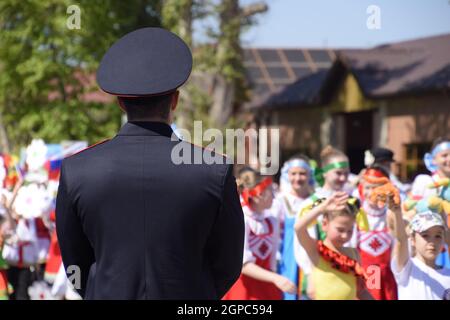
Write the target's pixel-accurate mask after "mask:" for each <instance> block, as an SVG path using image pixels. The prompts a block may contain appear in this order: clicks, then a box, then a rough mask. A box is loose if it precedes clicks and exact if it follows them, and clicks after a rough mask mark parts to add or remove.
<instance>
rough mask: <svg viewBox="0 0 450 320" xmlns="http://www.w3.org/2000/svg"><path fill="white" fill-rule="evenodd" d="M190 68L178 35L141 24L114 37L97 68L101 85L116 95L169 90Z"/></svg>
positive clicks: (186, 48) (144, 93) (140, 94)
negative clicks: (119, 36)
mask: <svg viewBox="0 0 450 320" xmlns="http://www.w3.org/2000/svg"><path fill="white" fill-rule="evenodd" d="M191 70H192V54H191V51H190V50H189V47H188V46H187V45H186V43H185V42H184V41H183V40H181V39H180V38H179V37H178V36H177V35H175V34H173V33H172V32H170V31H167V30H165V29H161V28H143V29H138V30H135V31H133V32H130V33H128V34H126V35H125V36H123V37H122V38H121V39H119V40H118V41H116V42H115V43H114V44H113V45H112V47H111V48H109V50H108V51H107V52H106V54H105V55H104V56H103V58H102V61H101V62H100V66H99V68H98V70H97V82H98V84H99V86H100V88H101V89H102V90H103V91H105V92H107V93H109V94H113V95H117V96H130V97H139V96H152V95H162V94H165V93H170V92H172V91H174V90H176V89H177V88H178V87H180V86H181V85H183V83H185V82H186V80H187V79H188V78H189V74H190V73H191Z"/></svg>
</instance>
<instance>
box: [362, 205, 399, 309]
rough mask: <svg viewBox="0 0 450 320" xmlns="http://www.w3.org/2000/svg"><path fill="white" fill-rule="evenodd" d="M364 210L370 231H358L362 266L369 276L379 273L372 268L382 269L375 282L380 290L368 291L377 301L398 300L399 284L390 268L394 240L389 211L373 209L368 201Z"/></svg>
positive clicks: (372, 289)
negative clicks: (388, 219) (389, 221)
mask: <svg viewBox="0 0 450 320" xmlns="http://www.w3.org/2000/svg"><path fill="white" fill-rule="evenodd" d="M363 209H364V211H365V212H366V214H367V220H368V221H369V230H370V231H363V230H358V252H359V255H360V257H361V265H362V266H363V268H364V269H366V271H367V273H368V274H369V275H370V274H373V273H374V272H377V271H373V269H371V268H370V267H371V266H377V267H379V268H380V269H379V271H380V273H379V274H380V279H379V281H375V282H374V284H378V288H371V287H370V286H369V287H368V288H367V290H368V291H369V292H370V294H371V295H372V297H373V298H374V299H376V300H397V284H396V282H395V278H394V275H393V274H392V271H391V267H390V263H391V251H392V246H393V238H392V236H391V234H390V233H389V230H388V225H387V220H386V213H387V209H386V208H383V209H378V208H373V207H371V206H370V204H369V202H368V201H365V202H364V203H363ZM368 268H369V269H368Z"/></svg>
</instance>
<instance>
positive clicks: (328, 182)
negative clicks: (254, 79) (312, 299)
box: [294, 146, 356, 298]
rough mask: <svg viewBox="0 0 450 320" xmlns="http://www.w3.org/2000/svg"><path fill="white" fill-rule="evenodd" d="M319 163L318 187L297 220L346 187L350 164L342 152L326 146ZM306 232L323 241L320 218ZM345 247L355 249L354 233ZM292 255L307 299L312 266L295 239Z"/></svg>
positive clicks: (316, 177)
mask: <svg viewBox="0 0 450 320" xmlns="http://www.w3.org/2000/svg"><path fill="white" fill-rule="evenodd" d="M320 162H321V166H322V167H321V168H319V169H318V170H316V172H315V174H314V176H315V179H316V181H317V183H318V185H319V186H320V187H319V188H317V189H316V190H315V192H314V193H313V194H312V195H311V196H310V197H309V198H308V199H307V200H306V201H304V202H303V203H302V205H301V206H300V210H299V211H298V212H297V217H296V219H297V220H298V219H299V218H300V217H301V216H303V215H305V214H306V213H308V211H309V210H311V207H312V205H313V203H314V202H315V201H317V200H318V199H321V198H328V197H330V196H331V195H332V194H333V193H334V192H337V191H344V190H345V187H346V185H347V180H348V175H349V173H350V164H349V161H348V157H347V156H346V155H345V154H344V153H343V152H341V151H340V150H337V149H335V148H333V147H331V146H327V147H325V148H324V149H323V150H322V152H321V154H320ZM308 232H309V234H310V236H311V237H313V238H315V239H318V240H324V238H325V233H324V232H323V230H322V217H321V216H320V217H319V219H318V223H317V224H315V225H314V226H311V227H309V228H308ZM346 246H352V247H356V232H355V233H354V236H353V238H352V239H351V240H350V241H349V243H347V244H346ZM294 255H295V260H296V262H297V264H298V266H299V267H300V270H301V274H300V277H301V285H302V294H303V297H304V298H307V296H308V294H307V289H308V281H307V279H308V275H309V273H310V272H311V270H312V265H311V262H310V260H309V258H308V255H307V254H306V252H305V250H304V249H303V248H302V246H301V244H300V242H299V241H298V239H297V237H294Z"/></svg>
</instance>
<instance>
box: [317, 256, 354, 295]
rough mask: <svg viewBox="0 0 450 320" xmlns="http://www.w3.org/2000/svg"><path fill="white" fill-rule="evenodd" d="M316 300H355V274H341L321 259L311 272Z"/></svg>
mask: <svg viewBox="0 0 450 320" xmlns="http://www.w3.org/2000/svg"><path fill="white" fill-rule="evenodd" d="M311 280H312V283H313V287H314V299H315V300H355V299H356V293H357V279H356V276H355V275H354V274H353V273H345V272H341V271H339V270H337V269H335V268H333V267H332V266H331V264H330V262H328V261H326V260H325V259H323V258H322V257H319V263H318V265H317V266H315V267H314V268H313V269H312V271H311Z"/></svg>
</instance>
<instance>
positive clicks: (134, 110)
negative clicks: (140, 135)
mask: <svg viewBox="0 0 450 320" xmlns="http://www.w3.org/2000/svg"><path fill="white" fill-rule="evenodd" d="M172 96H173V93H169V94H165V95H160V96H149V97H118V99H119V102H120V103H121V105H122V107H123V108H124V109H125V112H126V113H127V115H128V117H129V118H132V119H141V118H149V117H160V118H163V119H167V118H169V113H170V103H171V101H172Z"/></svg>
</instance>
